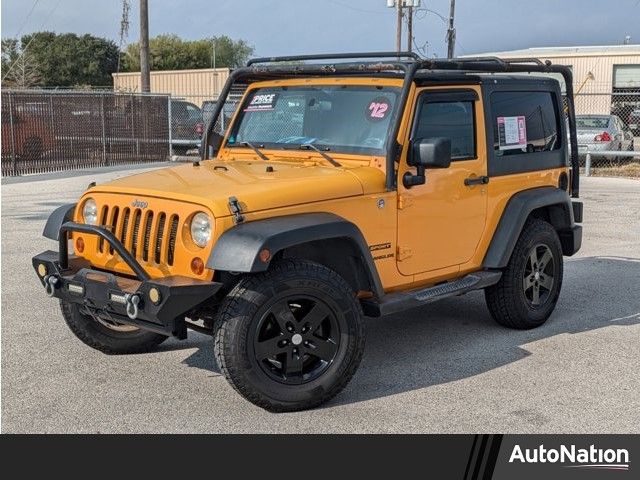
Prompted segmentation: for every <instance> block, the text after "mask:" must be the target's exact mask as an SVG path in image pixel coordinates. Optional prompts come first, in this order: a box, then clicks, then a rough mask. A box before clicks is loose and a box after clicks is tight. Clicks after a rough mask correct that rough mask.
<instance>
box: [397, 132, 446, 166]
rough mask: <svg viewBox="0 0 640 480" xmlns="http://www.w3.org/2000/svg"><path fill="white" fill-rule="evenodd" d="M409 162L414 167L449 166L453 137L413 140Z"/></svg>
mask: <svg viewBox="0 0 640 480" xmlns="http://www.w3.org/2000/svg"><path fill="white" fill-rule="evenodd" d="M407 163H408V164H409V165H411V166H414V167H424V168H448V167H449V166H450V165H451V139H449V138H443V137H436V138H421V139H419V140H416V141H415V142H413V145H412V146H411V152H410V153H409V158H408V159H407Z"/></svg>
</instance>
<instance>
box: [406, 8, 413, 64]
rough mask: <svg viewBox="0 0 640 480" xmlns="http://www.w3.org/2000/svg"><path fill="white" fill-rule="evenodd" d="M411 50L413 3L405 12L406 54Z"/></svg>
mask: <svg viewBox="0 0 640 480" xmlns="http://www.w3.org/2000/svg"><path fill="white" fill-rule="evenodd" d="M412 50H413V3H410V4H409V10H408V11H407V52H410V51H412Z"/></svg>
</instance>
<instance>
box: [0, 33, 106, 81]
mask: <svg viewBox="0 0 640 480" xmlns="http://www.w3.org/2000/svg"><path fill="white" fill-rule="evenodd" d="M5 44H6V45H7V46H9V45H14V48H16V49H18V50H19V51H20V52H22V54H23V56H24V57H25V60H27V59H28V61H29V62H30V63H31V64H32V65H33V66H34V68H35V67H36V66H37V72H38V75H39V78H40V82H39V84H40V85H43V86H47V87H73V86H76V85H92V86H109V85H112V83H113V81H112V78H111V74H112V73H113V72H115V71H116V68H117V65H118V47H117V46H116V44H115V43H114V42H112V41H111V40H107V39H104V38H99V37H94V36H93V35H88V34H85V35H81V36H78V35H76V34H74V33H64V34H60V35H58V34H56V33H53V32H36V33H32V34H29V35H24V36H23V37H22V38H21V39H20V41H19V42H18V41H17V40H15V39H7V40H3V56H2V59H3V65H2V66H3V72H5V70H4V68H5V55H4V46H5ZM27 46H28V47H27ZM25 49H26V50H25ZM14 61H15V60H14ZM14 68H15V67H14ZM3 75H5V73H3Z"/></svg>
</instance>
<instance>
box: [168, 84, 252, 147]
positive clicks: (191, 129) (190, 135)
mask: <svg viewBox="0 0 640 480" xmlns="http://www.w3.org/2000/svg"><path fill="white" fill-rule="evenodd" d="M246 88H247V86H246V85H243V84H238V85H236V86H234V87H233V89H232V90H231V92H230V93H229V96H228V98H227V99H226V102H225V104H224V107H223V109H222V114H221V115H220V116H219V117H218V120H217V121H216V124H215V126H214V131H216V132H218V133H221V134H222V133H224V131H225V130H226V129H227V127H228V126H229V124H230V123H231V120H232V118H233V114H234V113H235V110H236V107H237V106H238V104H239V103H240V100H242V96H243V95H244V92H245V90H246ZM217 103H218V100H217V99H215V98H211V99H206V98H205V99H204V100H203V97H202V95H188V94H187V95H180V94H174V95H173V96H172V98H171V125H172V128H171V144H172V150H173V153H174V154H176V155H198V147H199V146H200V139H201V137H202V134H203V132H204V129H205V128H206V127H207V125H208V124H209V122H210V121H211V118H212V117H213V113H214V111H215V109H216V106H217Z"/></svg>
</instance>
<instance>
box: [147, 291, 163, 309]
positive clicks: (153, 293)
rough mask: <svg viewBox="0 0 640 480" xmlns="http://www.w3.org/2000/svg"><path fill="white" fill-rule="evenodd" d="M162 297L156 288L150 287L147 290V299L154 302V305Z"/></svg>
mask: <svg viewBox="0 0 640 480" xmlns="http://www.w3.org/2000/svg"><path fill="white" fill-rule="evenodd" d="M161 298H162V297H161V296H160V290H158V289H157V288H151V289H150V290H149V300H151V302H152V303H154V304H155V305H157V304H159V303H160V299H161Z"/></svg>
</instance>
